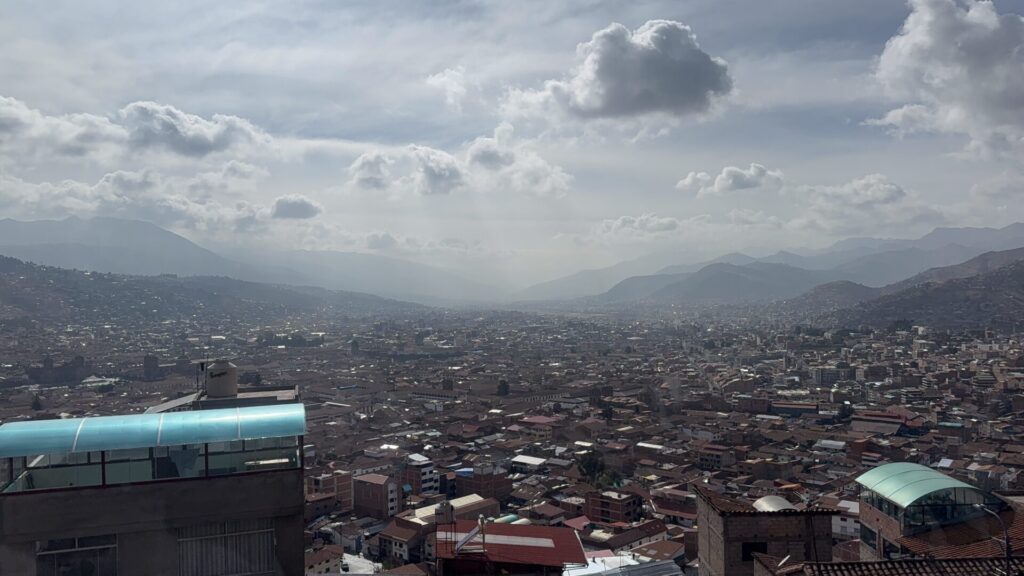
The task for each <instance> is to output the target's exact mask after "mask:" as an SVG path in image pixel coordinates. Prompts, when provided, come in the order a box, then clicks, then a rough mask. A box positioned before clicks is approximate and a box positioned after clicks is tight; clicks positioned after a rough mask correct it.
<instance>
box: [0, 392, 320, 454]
mask: <svg viewBox="0 0 1024 576" xmlns="http://www.w3.org/2000/svg"><path fill="white" fill-rule="evenodd" d="M305 431H306V410H305V407H304V406H303V405H302V404H277V405H273V406H250V407H246V408H221V409H217V410H195V411H191V412H169V413H165V414H133V415H130V416H98V417H93V418H69V419H66V420H33V421H29V422H9V423H7V424H4V425H2V426H0V457H3V458H9V457H14V456H34V455H37V454H65V453H69V452H91V451H100V450H122V449H130V448H151V447H156V446H177V445H182V444H202V443H206V442H227V441H231V440H252V439H256V438H281V437H286V436H301V435H303V434H305Z"/></svg>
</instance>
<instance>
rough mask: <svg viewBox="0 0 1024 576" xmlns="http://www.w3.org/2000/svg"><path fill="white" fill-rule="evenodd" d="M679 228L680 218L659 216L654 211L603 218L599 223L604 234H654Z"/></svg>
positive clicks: (639, 235) (634, 235)
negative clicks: (637, 214)
mask: <svg viewBox="0 0 1024 576" xmlns="http://www.w3.org/2000/svg"><path fill="white" fill-rule="evenodd" d="M678 228H679V220H678V219H677V218H671V217H667V216H658V215H657V214H655V213H653V212H648V213H645V214H641V215H639V216H619V217H618V218H615V219H606V220H602V221H601V223H600V224H598V234H600V235H602V236H632V237H643V236H654V235H659V234H665V233H667V232H672V231H674V230H676V229H678Z"/></svg>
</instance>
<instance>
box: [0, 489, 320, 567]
mask: <svg viewBox="0 0 1024 576" xmlns="http://www.w3.org/2000/svg"><path fill="white" fill-rule="evenodd" d="M302 510H303V489H302V471H301V470H281V471H273V472H263V473H259V474H248V475H235V476H223V477H219V478H197V479H190V480H177V481H169V482H153V483H146V484H135V485H123V486H111V487H102V488H82V489H75V490H60V491H53V492H45V493H33V492H25V493H19V494H11V495H5V496H0V574H19V575H20V574H25V575H26V576H31V575H33V574H35V542H36V541H37V540H53V539H58V538H72V537H82V536H90V535H101V534H117V535H118V573H120V574H147V575H150V576H163V575H167V576H177V574H178V565H177V529H178V528H182V527H185V526H190V525H195V524H204V523H209V522H222V521H225V520H232V519H246V518H273V519H274V530H275V536H276V540H277V549H276V555H277V559H278V562H279V563H280V569H279V573H280V574H282V575H285V576H291V575H293V574H294V575H301V574H302V573H303V540H302V528H303V523H302Z"/></svg>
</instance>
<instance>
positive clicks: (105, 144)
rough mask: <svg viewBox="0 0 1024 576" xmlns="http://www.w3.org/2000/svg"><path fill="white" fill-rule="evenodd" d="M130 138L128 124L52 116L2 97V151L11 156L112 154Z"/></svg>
mask: <svg viewBox="0 0 1024 576" xmlns="http://www.w3.org/2000/svg"><path fill="white" fill-rule="evenodd" d="M127 137H128V134H127V132H126V131H125V129H124V127H122V126H119V125H118V124H115V123H114V122H112V121H111V120H109V119H107V118H104V117H102V116H96V115H93V114H66V115H62V116H50V115H47V114H44V113H42V112H40V111H39V110H36V109H34V108H30V107H29V106H28V105H26V104H25V103H24V102H22V101H20V100H17V99H15V98H9V97H6V96H0V150H2V151H3V152H4V156H5V157H7V158H8V159H12V158H13V157H14V156H15V155H17V156H20V157H22V158H25V157H28V158H42V159H50V157H51V156H72V157H76V156H85V155H87V154H100V153H103V152H106V153H112V152H113V151H114V150H115V149H116V148H117V147H119V146H121V145H123V143H125V142H126V141H127Z"/></svg>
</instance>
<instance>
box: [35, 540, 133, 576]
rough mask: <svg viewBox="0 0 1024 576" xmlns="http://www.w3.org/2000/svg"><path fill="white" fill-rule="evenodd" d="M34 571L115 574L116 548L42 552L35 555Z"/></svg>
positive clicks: (58, 574) (62, 575)
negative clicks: (52, 552)
mask: <svg viewBox="0 0 1024 576" xmlns="http://www.w3.org/2000/svg"><path fill="white" fill-rule="evenodd" d="M36 573H37V574H45V575H47V576H50V575H53V576H71V575H79V574H81V575H86V574H87V575H89V576H117V548H115V547H110V548H96V549H93V550H72V551H68V552H60V553H56V554H42V555H40V556H37V557H36Z"/></svg>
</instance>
